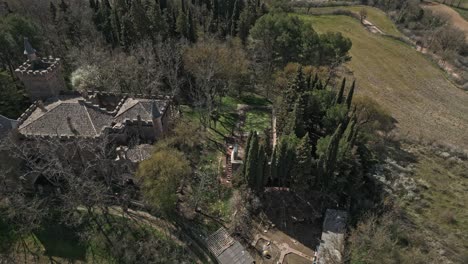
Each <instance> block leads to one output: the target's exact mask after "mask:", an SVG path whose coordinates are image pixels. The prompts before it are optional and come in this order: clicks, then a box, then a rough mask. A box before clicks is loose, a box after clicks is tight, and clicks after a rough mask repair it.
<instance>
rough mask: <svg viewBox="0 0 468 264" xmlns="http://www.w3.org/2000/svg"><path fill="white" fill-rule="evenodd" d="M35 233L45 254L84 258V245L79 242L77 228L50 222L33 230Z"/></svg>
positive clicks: (83, 259)
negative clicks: (35, 230) (37, 229)
mask: <svg viewBox="0 0 468 264" xmlns="http://www.w3.org/2000/svg"><path fill="white" fill-rule="evenodd" d="M35 235H36V237H37V238H38V240H39V241H40V242H41V244H42V245H43V246H44V248H45V252H44V254H45V255H46V256H50V257H59V258H64V259H70V260H82V261H85V260H86V246H85V245H83V244H82V243H81V242H80V238H79V235H78V230H77V229H74V228H71V227H67V226H64V225H63V224H60V223H53V222H50V223H47V224H45V225H44V226H43V227H42V228H41V229H40V230H39V231H37V232H35Z"/></svg>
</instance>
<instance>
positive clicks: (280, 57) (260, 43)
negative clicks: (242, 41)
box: [250, 13, 304, 65]
mask: <svg viewBox="0 0 468 264" xmlns="http://www.w3.org/2000/svg"><path fill="white" fill-rule="evenodd" d="M303 26H304V23H303V22H302V21H301V20H300V19H299V18H298V17H296V16H289V15H287V14H284V13H270V14H267V15H264V16H262V17H261V18H259V19H258V20H257V22H256V23H255V25H254V27H253V28H252V29H251V30H250V35H251V36H252V38H253V40H254V45H255V50H256V51H261V52H262V53H261V54H259V55H261V56H262V57H264V58H265V59H267V60H268V63H280V64H281V65H285V64H286V63H288V62H298V61H299V55H300V54H301V47H302V29H303Z"/></svg>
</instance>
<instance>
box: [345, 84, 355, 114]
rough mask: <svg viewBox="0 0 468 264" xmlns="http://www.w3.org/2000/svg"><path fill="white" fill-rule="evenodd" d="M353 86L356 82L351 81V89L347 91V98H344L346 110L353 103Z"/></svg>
mask: <svg viewBox="0 0 468 264" xmlns="http://www.w3.org/2000/svg"><path fill="white" fill-rule="evenodd" d="M355 86H356V80H354V81H353V84H352V85H351V88H350V89H349V93H348V97H346V105H347V106H348V109H350V108H351V103H352V101H353V95H354V87H355Z"/></svg>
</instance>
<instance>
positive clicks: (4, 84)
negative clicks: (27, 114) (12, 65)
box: [0, 71, 28, 119]
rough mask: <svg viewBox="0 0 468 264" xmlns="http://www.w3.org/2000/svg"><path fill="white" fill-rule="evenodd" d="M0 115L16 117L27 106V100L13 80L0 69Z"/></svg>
mask: <svg viewBox="0 0 468 264" xmlns="http://www.w3.org/2000/svg"><path fill="white" fill-rule="evenodd" d="M0 98H2V100H0V115H4V116H6V117H9V118H12V119H16V118H18V117H19V116H20V115H21V113H22V112H23V110H25V109H26V108H27V107H28V100H27V99H26V97H25V96H24V94H23V91H22V90H19V89H18V88H17V87H16V85H15V81H14V80H13V78H11V76H10V75H9V74H8V73H7V72H5V71H0Z"/></svg>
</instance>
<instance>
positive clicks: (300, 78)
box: [285, 66, 305, 111]
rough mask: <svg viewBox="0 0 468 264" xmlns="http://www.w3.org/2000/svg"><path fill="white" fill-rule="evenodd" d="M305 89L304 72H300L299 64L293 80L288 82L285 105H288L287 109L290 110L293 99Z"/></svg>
mask: <svg viewBox="0 0 468 264" xmlns="http://www.w3.org/2000/svg"><path fill="white" fill-rule="evenodd" d="M304 91H305V81H304V74H303V73H302V66H299V67H298V69H297V72H296V76H295V78H294V80H293V81H292V82H291V83H290V84H289V87H288V90H287V91H286V95H285V97H286V105H287V106H288V107H289V111H291V110H292V108H293V106H294V103H295V101H296V100H297V98H298V97H299V96H301V95H302V94H303V93H304Z"/></svg>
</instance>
